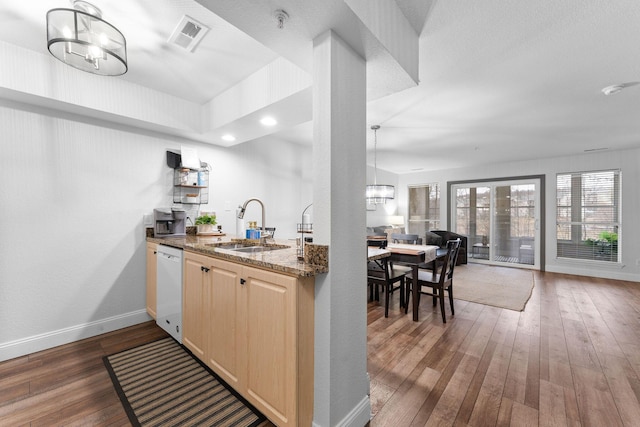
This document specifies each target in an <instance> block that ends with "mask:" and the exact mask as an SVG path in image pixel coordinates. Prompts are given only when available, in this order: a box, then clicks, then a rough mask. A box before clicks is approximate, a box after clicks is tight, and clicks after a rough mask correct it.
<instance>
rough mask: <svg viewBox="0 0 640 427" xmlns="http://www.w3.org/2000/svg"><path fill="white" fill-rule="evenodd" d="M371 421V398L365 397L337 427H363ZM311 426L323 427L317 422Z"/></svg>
mask: <svg viewBox="0 0 640 427" xmlns="http://www.w3.org/2000/svg"><path fill="white" fill-rule="evenodd" d="M367 375H368V374H367ZM369 420H371V401H370V400H369V396H365V397H363V398H362V400H361V401H360V402H359V403H358V404H357V405H356V406H355V407H354V408H353V409H352V410H351V412H349V413H348V414H347V416H346V417H344V418H343V419H342V420H340V422H339V423H338V424H336V427H363V426H365V425H366V424H367V423H368V422H369ZM311 425H312V426H313V427H321V426H320V425H319V424H318V423H316V422H315V421H314V422H312V423H311Z"/></svg>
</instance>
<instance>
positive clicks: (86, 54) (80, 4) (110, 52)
mask: <svg viewBox="0 0 640 427" xmlns="http://www.w3.org/2000/svg"><path fill="white" fill-rule="evenodd" d="M72 4H73V9H62V8H57V9H51V10H50V11H49V12H47V48H48V49H49V52H51V54H52V55H53V56H55V57H56V58H57V59H59V60H60V61H62V62H64V63H65V64H67V65H70V66H72V67H74V68H77V69H78V70H82V71H87V72H89V73H93V74H99V75H102V76H119V75H122V74H124V73H126V72H127V41H126V40H125V38H124V36H123V35H122V33H121V32H120V31H119V30H118V29H117V28H116V27H114V26H113V25H111V24H109V23H108V22H106V21H104V20H102V12H101V11H100V9H98V8H97V7H95V6H94V5H92V4H91V3H88V2H86V1H82V0H74V1H73V3H72Z"/></svg>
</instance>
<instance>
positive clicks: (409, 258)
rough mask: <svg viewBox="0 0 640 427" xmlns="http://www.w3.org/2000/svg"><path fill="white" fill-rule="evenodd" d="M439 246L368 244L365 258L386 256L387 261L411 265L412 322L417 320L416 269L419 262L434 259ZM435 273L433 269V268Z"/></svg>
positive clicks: (418, 292) (418, 289) (417, 292)
mask: <svg viewBox="0 0 640 427" xmlns="http://www.w3.org/2000/svg"><path fill="white" fill-rule="evenodd" d="M439 248H440V247H439V246H434V245H411V244H405V243H389V244H388V245H387V246H386V248H384V249H382V248H379V247H373V246H368V247H367V259H368V260H369V261H373V260H375V259H381V258H385V257H388V258H389V261H391V262H395V263H397V264H401V265H406V266H408V267H411V270H412V273H413V274H412V277H413V282H412V286H411V294H412V295H411V296H412V297H413V298H412V311H413V320H414V322H417V321H418V308H419V301H418V297H419V295H420V287H419V286H418V269H419V267H420V265H421V264H427V263H430V262H432V261H434V260H435V259H436V257H437V250H438V249H439ZM434 274H435V269H434Z"/></svg>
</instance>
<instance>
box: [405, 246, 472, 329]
mask: <svg viewBox="0 0 640 427" xmlns="http://www.w3.org/2000/svg"><path fill="white" fill-rule="evenodd" d="M460 243H461V241H460V239H456V240H449V241H448V242H447V246H446V248H447V253H446V255H445V256H444V259H443V262H442V265H441V267H440V270H439V271H440V272H439V273H438V274H435V275H434V274H433V273H432V272H431V271H428V270H424V269H418V286H419V289H420V292H419V293H418V297H420V295H421V294H424V295H430V296H432V297H433V306H434V307H435V306H436V304H437V301H438V300H440V311H441V312H442V322H443V323H447V317H446V315H445V311H444V291H447V293H448V294H449V305H450V306H451V315H452V316H453V315H454V314H455V312H454V309H453V270H454V268H455V266H456V259H457V258H458V251H459V250H460ZM405 282H406V285H405V287H406V290H405V295H406V300H405V304H404V310H405V313H406V312H407V307H409V299H410V297H411V292H412V290H413V289H412V288H411V284H412V283H413V273H412V272H411V273H409V274H407V279H406V281H405ZM424 288H430V290H425V289H424ZM419 303H420V300H418V304H419Z"/></svg>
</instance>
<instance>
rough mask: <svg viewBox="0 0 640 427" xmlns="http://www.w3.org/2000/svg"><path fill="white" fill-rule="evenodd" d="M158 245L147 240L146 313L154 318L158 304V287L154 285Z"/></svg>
mask: <svg viewBox="0 0 640 427" xmlns="http://www.w3.org/2000/svg"><path fill="white" fill-rule="evenodd" d="M157 251H158V245H157V244H156V243H149V242H147V285H146V288H147V313H149V316H151V317H153V318H154V319H156V317H157V314H156V310H157V306H158V298H157V295H158V289H157V286H156V278H157V277H156V276H157V273H156V266H157V265H158V257H157V255H156V254H157Z"/></svg>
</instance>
